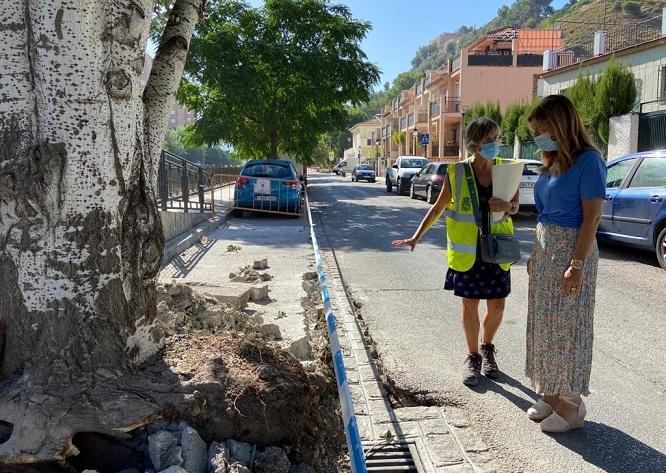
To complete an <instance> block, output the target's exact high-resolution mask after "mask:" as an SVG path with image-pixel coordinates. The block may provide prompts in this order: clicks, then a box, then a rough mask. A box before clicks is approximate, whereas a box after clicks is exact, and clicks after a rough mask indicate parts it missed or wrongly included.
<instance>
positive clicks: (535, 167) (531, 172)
mask: <svg viewBox="0 0 666 473" xmlns="http://www.w3.org/2000/svg"><path fill="white" fill-rule="evenodd" d="M542 166H543V164H536V163H528V164H525V167H524V168H523V176H538V175H539V169H540V168H541V167H542Z"/></svg>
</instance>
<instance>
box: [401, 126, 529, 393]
mask: <svg viewBox="0 0 666 473" xmlns="http://www.w3.org/2000/svg"><path fill="white" fill-rule="evenodd" d="M499 136H500V127H499V125H498V124H497V123H495V122H494V121H493V120H491V119H489V118H484V117H482V118H479V119H477V120H475V121H473V122H472V123H470V124H469V126H468V127H467V130H466V132H465V144H466V146H467V150H469V151H470V152H471V153H472V154H473V156H472V157H471V158H469V159H466V160H464V161H462V162H459V163H455V164H450V165H449V166H448V167H447V178H446V179H445V180H444V187H443V188H442V191H441V192H440V194H439V197H438V199H437V202H436V203H435V205H434V206H433V207H432V208H431V209H430V211H429V212H428V214H427V215H426V216H425V218H424V219H423V221H422V222H421V225H419V228H418V229H417V230H416V233H414V236H412V237H411V238H408V239H406V240H395V241H393V243H392V244H393V246H403V245H406V246H410V247H411V249H412V251H414V248H415V247H416V244H417V243H418V242H419V240H420V239H421V238H422V237H423V235H425V233H426V232H427V231H428V230H429V229H430V227H431V226H432V225H433V224H434V223H435V222H436V221H437V220H438V219H439V218H440V216H441V215H442V214H443V213H444V212H445V211H446V236H447V247H448V249H447V256H448V266H449V269H448V271H447V274H446V283H445V285H444V288H445V289H447V290H452V291H453V293H454V294H455V295H456V296H458V297H461V298H462V325H463V330H464V331H465V337H466V339H467V346H468V349H469V353H468V355H467V358H466V359H465V363H464V366H463V383H465V384H466V385H469V386H474V385H476V384H477V383H478V382H479V377H480V375H481V372H483V374H484V375H485V376H487V377H489V378H496V377H497V375H498V372H499V369H498V367H497V361H496V360H495V346H494V345H493V337H494V336H495V333H496V332H497V329H498V328H499V326H500V323H501V322H502V316H503V315H504V303H505V300H506V297H507V296H508V295H509V293H510V292H511V273H510V267H511V265H510V264H503V265H498V264H491V263H486V262H484V261H482V259H481V254H480V246H479V226H478V225H477V223H476V222H477V220H476V218H475V215H474V207H475V206H474V205H473V204H474V202H472V199H475V200H476V201H477V202H478V208H479V210H480V212H481V216H482V218H481V222H482V230H483V232H484V233H486V234H487V233H493V234H504V235H508V234H509V235H513V233H514V230H513V222H512V221H511V217H510V216H509V215H513V214H515V213H517V212H518V193H516V195H515V196H514V198H513V199H512V201H511V202H506V201H504V200H502V199H498V198H495V197H493V196H492V195H493V190H492V166H493V164H495V165H500V164H502V160H501V159H499V158H497V156H498V154H499V141H498V140H499ZM469 182H471V183H472V185H473V186H474V189H471V190H470V186H469V185H468V183H469ZM489 212H504V213H505V217H504V218H503V219H501V220H500V221H499V222H496V223H491V224H490V228H488V225H489V224H488V222H489V218H488V214H489ZM481 299H485V300H486V304H487V308H488V310H487V312H486V314H485V315H484V317H483V336H482V343H481V347H480V348H481V350H480V353H479V331H480V324H479V301H480V300H481Z"/></svg>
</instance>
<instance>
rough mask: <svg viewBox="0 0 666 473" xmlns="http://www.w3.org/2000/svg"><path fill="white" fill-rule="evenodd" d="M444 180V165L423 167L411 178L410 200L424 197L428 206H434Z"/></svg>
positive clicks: (434, 164)
mask: <svg viewBox="0 0 666 473" xmlns="http://www.w3.org/2000/svg"><path fill="white" fill-rule="evenodd" d="M445 178H446V163H430V164H427V165H425V166H424V167H423V168H422V169H421V170H420V171H419V172H417V173H416V174H415V175H414V177H413V178H412V183H411V186H410V188H409V196H410V197H411V198H412V199H416V198H419V197H424V198H425V200H426V201H427V202H428V203H429V204H434V203H435V201H436V200H437V197H438V196H439V192H440V191H441V190H442V187H443V186H444V179H445Z"/></svg>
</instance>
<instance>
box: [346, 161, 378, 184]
mask: <svg viewBox="0 0 666 473" xmlns="http://www.w3.org/2000/svg"><path fill="white" fill-rule="evenodd" d="M351 180H352V182H354V181H368V182H375V181H376V180H377V176H376V174H375V168H373V167H372V166H370V165H369V164H359V165H358V166H356V167H355V168H354V170H353V171H352V175H351Z"/></svg>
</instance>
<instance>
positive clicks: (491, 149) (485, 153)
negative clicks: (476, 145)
mask: <svg viewBox="0 0 666 473" xmlns="http://www.w3.org/2000/svg"><path fill="white" fill-rule="evenodd" d="M499 153H500V145H499V143H498V142H497V141H493V142H492V143H486V144H485V145H482V146H481V149H480V150H479V154H480V155H481V157H482V158H483V159H487V160H488V161H490V160H493V159H495V158H496V157H497V156H498V155H499Z"/></svg>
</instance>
